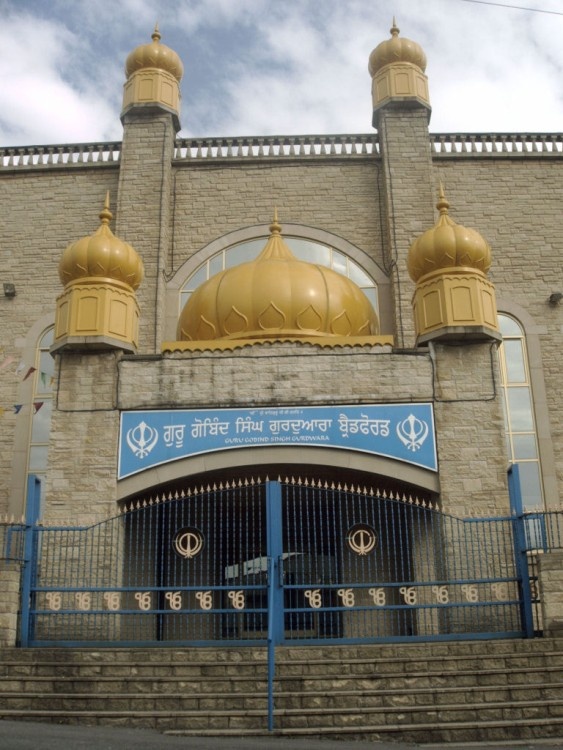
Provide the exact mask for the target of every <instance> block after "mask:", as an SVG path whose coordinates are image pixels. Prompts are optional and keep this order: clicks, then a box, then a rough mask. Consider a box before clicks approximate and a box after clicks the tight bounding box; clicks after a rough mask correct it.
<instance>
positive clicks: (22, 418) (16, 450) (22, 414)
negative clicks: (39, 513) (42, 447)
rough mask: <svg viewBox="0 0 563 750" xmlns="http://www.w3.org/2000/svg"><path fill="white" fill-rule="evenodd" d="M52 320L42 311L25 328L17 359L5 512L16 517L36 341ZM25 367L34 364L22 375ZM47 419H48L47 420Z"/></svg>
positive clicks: (35, 378)
mask: <svg viewBox="0 0 563 750" xmlns="http://www.w3.org/2000/svg"><path fill="white" fill-rule="evenodd" d="M54 324H55V320H54V316H53V315H52V314H49V315H43V316H42V317H41V318H39V319H38V320H37V321H35V323H34V324H33V325H32V326H31V328H30V329H29V331H28V333H27V336H26V337H25V340H24V347H23V349H22V351H21V362H22V363H23V365H24V371H22V374H21V376H20V383H19V385H18V391H17V403H18V404H21V409H20V411H19V412H18V414H17V417H16V423H15V428H14V444H13V451H12V477H11V486H10V498H9V505H8V514H9V515H13V516H15V517H20V516H22V515H23V514H24V513H25V503H26V486H27V469H28V458H29V449H30V441H31V437H32V422H33V415H34V395H35V393H36V391H37V383H38V382H40V379H41V376H42V370H41V367H40V366H39V357H40V352H39V349H38V347H39V345H40V342H41V340H42V339H43V337H44V336H45V334H46V333H47V332H48V331H49V329H53V327H54ZM29 368H35V370H34V371H33V372H32V373H31V375H30V376H28V377H25V376H26V373H27V372H29ZM49 422H50V420H49Z"/></svg>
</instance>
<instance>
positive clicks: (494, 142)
mask: <svg viewBox="0 0 563 750" xmlns="http://www.w3.org/2000/svg"><path fill="white" fill-rule="evenodd" d="M430 141H431V145H432V153H433V154H435V155H438V156H465V155H471V156H473V157H474V156H498V155H499V154H506V155H509V156H526V155H532V156H555V155H557V154H559V155H563V133H435V134H431V135H430Z"/></svg>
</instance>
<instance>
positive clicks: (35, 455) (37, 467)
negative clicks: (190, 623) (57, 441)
mask: <svg viewBox="0 0 563 750" xmlns="http://www.w3.org/2000/svg"><path fill="white" fill-rule="evenodd" d="M46 469H47V446H46V445H39V446H34V447H32V448H31V449H30V451H29V470H30V471H45V470H46Z"/></svg>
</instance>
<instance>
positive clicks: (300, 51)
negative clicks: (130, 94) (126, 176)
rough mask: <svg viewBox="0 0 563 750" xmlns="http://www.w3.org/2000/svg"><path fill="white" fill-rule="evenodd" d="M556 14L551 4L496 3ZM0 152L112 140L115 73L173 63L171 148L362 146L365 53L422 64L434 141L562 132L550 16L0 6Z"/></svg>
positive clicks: (407, 5)
mask: <svg viewBox="0 0 563 750" xmlns="http://www.w3.org/2000/svg"><path fill="white" fill-rule="evenodd" d="M498 2H506V4H507V5H508V4H512V5H518V4H522V5H526V6H528V7H531V8H541V9H544V10H551V11H557V12H560V13H562V14H563V2H562V0H541V1H538V0H526V2H522V3H518V2H517V0H516V1H515V0H510V2H509V0H498ZM0 11H1V17H2V27H3V41H2V44H1V45H0V144H1V145H26V144H45V143H78V142H88V141H104V140H119V139H120V138H121V132H122V131H121V124H120V121H119V112H120V109H121V97H122V86H123V81H124V72H123V68H124V63H125V58H126V57H127V55H128V53H129V52H130V51H131V50H132V49H133V48H134V47H136V46H137V45H139V44H142V43H145V42H149V41H150V36H151V33H152V30H153V28H154V24H155V22H157V21H158V24H159V27H160V30H161V33H162V42H163V43H165V44H167V45H168V46H170V47H172V48H173V49H175V50H176V52H178V54H179V55H180V57H181V58H182V61H183V63H184V68H185V74H184V79H183V81H182V97H183V98H182V114H181V123H182V131H181V135H185V136H188V135H189V136H192V135H194V136H203V135H224V136H229V135H260V134H263V135H267V134H275V133H279V134H298V133H302V134H305V133H367V132H370V130H371V95H370V85H371V81H370V77H369V74H368V72H367V61H368V57H369V54H370V52H371V50H372V49H373V48H374V47H375V46H376V45H377V44H378V43H379V42H381V41H383V40H384V39H387V38H388V37H389V28H390V26H391V21H392V18H393V15H395V16H396V18H397V24H398V26H399V27H400V29H401V36H406V37H408V38H410V39H414V40H415V41H417V42H419V43H420V44H421V45H422V47H423V48H424V50H425V52H426V55H427V58H428V68H427V74H428V77H429V85H430V98H431V103H432V108H433V112H432V119H431V122H430V129H431V131H433V132H559V131H561V130H563V86H562V82H563V44H562V40H563V15H550V14H546V13H532V12H529V11H522V10H516V9H509V8H499V7H496V6H487V5H482V4H477V3H470V2H466V1H465V0H174V1H172V0H0Z"/></svg>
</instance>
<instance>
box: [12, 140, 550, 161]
mask: <svg viewBox="0 0 563 750" xmlns="http://www.w3.org/2000/svg"><path fill="white" fill-rule="evenodd" d="M430 147H431V151H432V155H433V156H434V157H439V158H448V157H449V158H458V157H465V156H470V157H472V158H479V157H489V158H490V157H497V156H507V157H542V158H545V157H547V158H549V157H563V133H536V134H534V133H432V134H431V135H430ZM120 156H121V143H120V142H118V141H114V142H112V143H74V144H72V143H71V144H61V145H54V146H7V147H5V148H0V170H2V169H44V168H46V167H47V168H52V167H65V168H68V167H85V166H92V167H99V166H103V165H116V164H118V163H119V160H120ZM379 156H380V147H379V138H378V135H377V133H367V134H366V133H364V134H356V135H283V136H281V135H266V136H234V137H232V138H179V139H178V140H177V141H176V145H175V151H174V159H175V160H176V162H177V163H178V162H187V161H190V162H193V161H225V160H229V161H232V160H246V159H273V160H283V159H362V158H366V157H375V158H379Z"/></svg>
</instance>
